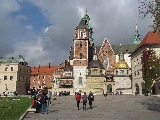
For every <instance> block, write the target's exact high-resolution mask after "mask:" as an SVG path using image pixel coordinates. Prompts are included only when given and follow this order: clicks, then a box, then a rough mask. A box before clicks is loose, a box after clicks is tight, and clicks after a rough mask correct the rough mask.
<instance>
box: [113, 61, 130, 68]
mask: <svg viewBox="0 0 160 120" xmlns="http://www.w3.org/2000/svg"><path fill="white" fill-rule="evenodd" d="M115 68H116V69H118V68H122V69H126V68H130V67H129V66H128V64H127V62H126V61H124V60H120V61H118V62H117V63H116V64H115Z"/></svg>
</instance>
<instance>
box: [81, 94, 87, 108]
mask: <svg viewBox="0 0 160 120" xmlns="http://www.w3.org/2000/svg"><path fill="white" fill-rule="evenodd" d="M82 99H83V110H84V109H85V110H86V103H87V95H86V92H84V95H83V96H82Z"/></svg>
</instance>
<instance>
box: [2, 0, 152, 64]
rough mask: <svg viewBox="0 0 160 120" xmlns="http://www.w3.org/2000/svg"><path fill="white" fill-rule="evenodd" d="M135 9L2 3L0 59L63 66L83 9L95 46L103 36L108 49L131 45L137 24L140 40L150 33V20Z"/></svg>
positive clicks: (106, 4)
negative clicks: (107, 43) (143, 17)
mask: <svg viewBox="0 0 160 120" xmlns="http://www.w3.org/2000/svg"><path fill="white" fill-rule="evenodd" d="M117 3H118V4H117ZM138 6H139V3H138V0H116V1H115V0H101V1H98V0H87V1H86V0H73V1H72V2H71V1H70V0H63V1H62V0H61V1H60V0H1V4H0V40H1V44H0V55H1V57H15V58H16V57H18V55H22V56H23V57H24V58H25V59H26V61H27V62H28V63H29V65H30V66H36V65H39V64H41V65H48V64H49V63H51V65H58V64H60V63H62V62H63V61H64V60H67V59H68V57H69V50H70V47H71V46H73V39H74V30H75V28H76V27H77V26H78V24H79V22H80V19H81V18H82V17H83V15H84V13H85V11H86V8H87V12H88V15H89V16H90V26H91V27H92V28H93V32H94V33H93V39H94V43H95V46H101V45H102V43H103V40H104V38H105V36H106V37H107V39H108V40H109V42H110V44H111V45H115V44H116V45H118V44H132V43H133V41H134V34H135V29H136V21H137V24H138V29H139V33H140V37H141V40H142V39H143V38H144V36H145V35H146V34H147V32H148V31H150V30H152V29H151V28H149V27H148V26H149V25H151V24H152V20H151V19H143V20H142V19H140V18H139V17H138V16H139V13H138V10H139V9H138Z"/></svg>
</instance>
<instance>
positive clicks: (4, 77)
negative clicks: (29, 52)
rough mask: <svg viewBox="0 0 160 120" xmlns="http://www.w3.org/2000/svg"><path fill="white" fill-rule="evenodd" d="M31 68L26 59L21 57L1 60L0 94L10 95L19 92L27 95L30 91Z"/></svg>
mask: <svg viewBox="0 0 160 120" xmlns="http://www.w3.org/2000/svg"><path fill="white" fill-rule="evenodd" d="M29 81H30V67H29V66H27V62H26V61H25V59H24V58H23V57H22V56H21V55H19V57H18V58H16V59H15V58H13V57H12V58H9V59H8V58H0V91H1V93H0V94H3V92H5V93H7V94H8V95H11V94H13V92H15V91H16V92H17V93H18V94H21V95H22V94H25V93H26V92H27V91H28V90H29V86H30V84H29Z"/></svg>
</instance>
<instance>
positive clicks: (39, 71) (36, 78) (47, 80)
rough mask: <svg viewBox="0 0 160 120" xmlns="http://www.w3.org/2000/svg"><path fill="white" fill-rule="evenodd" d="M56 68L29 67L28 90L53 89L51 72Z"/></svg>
mask: <svg viewBox="0 0 160 120" xmlns="http://www.w3.org/2000/svg"><path fill="white" fill-rule="evenodd" d="M57 68H58V66H50V64H49V66H40V65H39V67H31V77H30V89H33V88H35V89H43V87H47V88H52V87H53V82H54V80H53V72H54V71H55V70H56V69H57Z"/></svg>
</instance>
